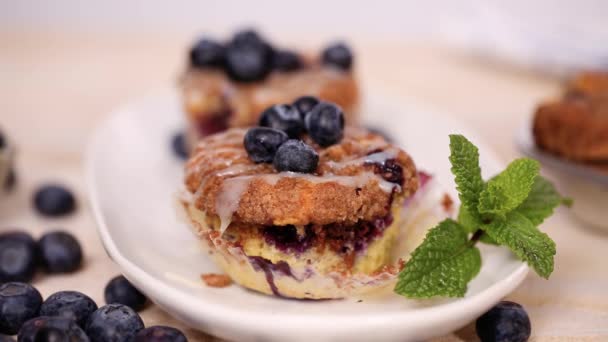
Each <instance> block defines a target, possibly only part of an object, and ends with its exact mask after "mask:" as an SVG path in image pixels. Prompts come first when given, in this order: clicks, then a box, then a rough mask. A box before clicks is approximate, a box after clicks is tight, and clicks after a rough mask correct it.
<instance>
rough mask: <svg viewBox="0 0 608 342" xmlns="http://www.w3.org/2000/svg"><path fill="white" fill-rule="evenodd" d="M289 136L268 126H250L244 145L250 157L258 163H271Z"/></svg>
mask: <svg viewBox="0 0 608 342" xmlns="http://www.w3.org/2000/svg"><path fill="white" fill-rule="evenodd" d="M287 139H289V137H287V134H285V132H283V131H279V130H277V129H273V128H268V127H254V128H250V129H249V130H248V131H247V133H246V134H245V139H244V145H245V150H247V154H249V158H251V160H253V161H254V162H256V163H271V162H272V160H273V159H274V155H275V154H276V152H277V149H278V148H279V146H281V144H283V143H284V142H285V141H287Z"/></svg>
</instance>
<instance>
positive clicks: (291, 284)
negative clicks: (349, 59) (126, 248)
mask: <svg viewBox="0 0 608 342" xmlns="http://www.w3.org/2000/svg"><path fill="white" fill-rule="evenodd" d="M275 114H276V113H275ZM284 118H285V116H277V115H274V114H273V113H272V112H271V113H270V114H269V112H268V111H266V112H265V113H264V114H263V115H262V117H261V119H260V122H261V123H265V124H266V125H265V127H253V128H250V129H244V128H231V129H229V130H227V131H225V132H223V133H218V134H215V135H211V136H208V137H205V138H203V139H202V140H201V141H200V142H199V143H198V144H197V146H196V148H195V149H194V152H193V155H192V156H191V158H190V160H189V161H188V162H187V164H186V175H185V186H186V189H187V190H186V194H185V196H184V197H183V199H182V204H183V206H184V208H185V209H186V212H187V215H188V217H189V219H190V223H191V226H192V227H193V229H194V231H195V232H196V233H197V234H198V235H199V236H200V238H201V239H202V240H203V241H204V242H205V244H206V245H207V247H208V248H209V249H210V251H211V256H212V258H213V259H214V260H215V262H216V263H217V264H218V265H219V266H220V267H221V268H222V269H223V270H224V272H226V273H227V274H228V275H229V276H230V277H231V278H232V279H233V280H234V281H235V282H236V283H238V284H240V285H241V286H244V287H246V288H249V289H252V290H256V291H259V292H262V293H266V294H273V295H276V296H284V297H292V298H310V299H322V298H342V297H345V296H348V295H352V294H359V293H363V292H367V291H370V290H372V289H376V288H378V287H380V286H383V285H387V284H388V283H390V282H391V281H393V280H394V278H395V276H396V274H397V273H398V272H399V270H400V267H401V265H402V263H401V262H400V259H399V257H400V256H402V254H403V253H399V251H396V250H395V249H396V247H397V246H400V245H402V244H400V243H399V242H398V238H399V237H400V236H401V235H402V232H401V228H400V227H401V223H402V222H403V218H402V217H401V214H402V211H404V210H405V209H404V208H406V207H408V205H410V206H411V204H412V203H413V202H416V201H413V198H414V197H415V196H414V195H415V194H416V193H417V190H418V188H419V183H420V182H419V176H418V173H417V171H416V167H415V165H414V163H413V161H412V159H411V158H410V156H409V155H408V154H407V153H406V152H404V151H402V150H401V149H399V148H397V147H395V146H394V145H391V144H390V143H388V142H387V141H386V140H385V139H384V138H383V137H382V136H380V135H377V134H374V133H370V132H369V131H367V130H365V129H362V128H357V127H352V126H349V127H346V128H344V118H343V114H342V111H341V110H340V108H339V107H338V106H336V105H334V104H331V103H326V102H320V103H319V104H317V105H316V106H314V107H313V108H312V109H311V110H310V111H309V112H307V113H306V114H305V115H304V119H303V120H301V121H299V122H300V127H299V128H298V129H296V126H297V125H296V124H293V123H292V124H290V125H287V124H285V122H284ZM277 127H280V128H282V129H279V128H277ZM286 127H289V129H286ZM294 131H297V133H294ZM423 180H424V181H425V183H426V180H428V177H427V176H423ZM437 204H439V201H437ZM412 234H413V233H412Z"/></svg>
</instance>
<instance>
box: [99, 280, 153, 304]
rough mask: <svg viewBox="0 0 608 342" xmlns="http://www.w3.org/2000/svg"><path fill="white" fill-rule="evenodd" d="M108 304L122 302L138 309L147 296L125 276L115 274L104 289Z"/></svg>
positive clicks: (144, 302)
mask: <svg viewBox="0 0 608 342" xmlns="http://www.w3.org/2000/svg"><path fill="white" fill-rule="evenodd" d="M104 297H105V300H106V303H108V304H122V305H126V306H128V307H130V308H131V309H133V310H135V311H139V310H141V309H143V308H144V306H145V305H146V301H147V298H146V296H145V295H144V294H143V293H141V292H140V291H139V290H138V289H137V288H135V286H133V284H131V283H130V282H129V281H128V280H127V278H125V277H123V276H117V277H115V278H114V279H112V280H110V282H109V283H108V285H106V289H105V291H104Z"/></svg>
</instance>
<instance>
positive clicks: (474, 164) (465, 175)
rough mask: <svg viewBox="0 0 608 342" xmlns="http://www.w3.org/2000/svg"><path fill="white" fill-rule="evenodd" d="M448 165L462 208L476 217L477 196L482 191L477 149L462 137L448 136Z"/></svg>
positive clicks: (482, 184) (482, 183)
mask: <svg viewBox="0 0 608 342" xmlns="http://www.w3.org/2000/svg"><path fill="white" fill-rule="evenodd" d="M450 163H452V174H454V181H455V182H456V189H457V190H458V197H459V198H460V202H461V203H462V206H463V207H466V208H467V209H469V212H470V214H472V215H474V216H477V206H478V203H479V194H480V193H481V192H482V191H483V189H484V182H483V179H482V178H481V169H480V168H479V151H478V150H477V147H475V145H473V144H472V143H471V142H470V141H468V140H467V138H465V137H464V136H462V135H457V134H452V135H450Z"/></svg>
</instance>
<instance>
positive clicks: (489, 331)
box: [475, 301, 531, 342]
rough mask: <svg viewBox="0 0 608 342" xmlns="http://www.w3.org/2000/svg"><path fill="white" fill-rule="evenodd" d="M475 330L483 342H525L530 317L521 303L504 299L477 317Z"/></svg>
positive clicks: (529, 329)
mask: <svg viewBox="0 0 608 342" xmlns="http://www.w3.org/2000/svg"><path fill="white" fill-rule="evenodd" d="M475 330H476V331H477V336H479V339H480V340H481V341H482V342H525V341H527V340H528V339H529V338H530V332H531V326H530V318H529V317H528V314H527V313H526V310H524V308H523V307H522V306H521V305H519V304H517V303H513V302H509V301H502V302H500V303H498V304H497V305H496V306H495V307H493V308H492V309H490V311H488V312H486V313H485V314H483V315H481V317H479V318H478V319H477V322H476V323H475Z"/></svg>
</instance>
